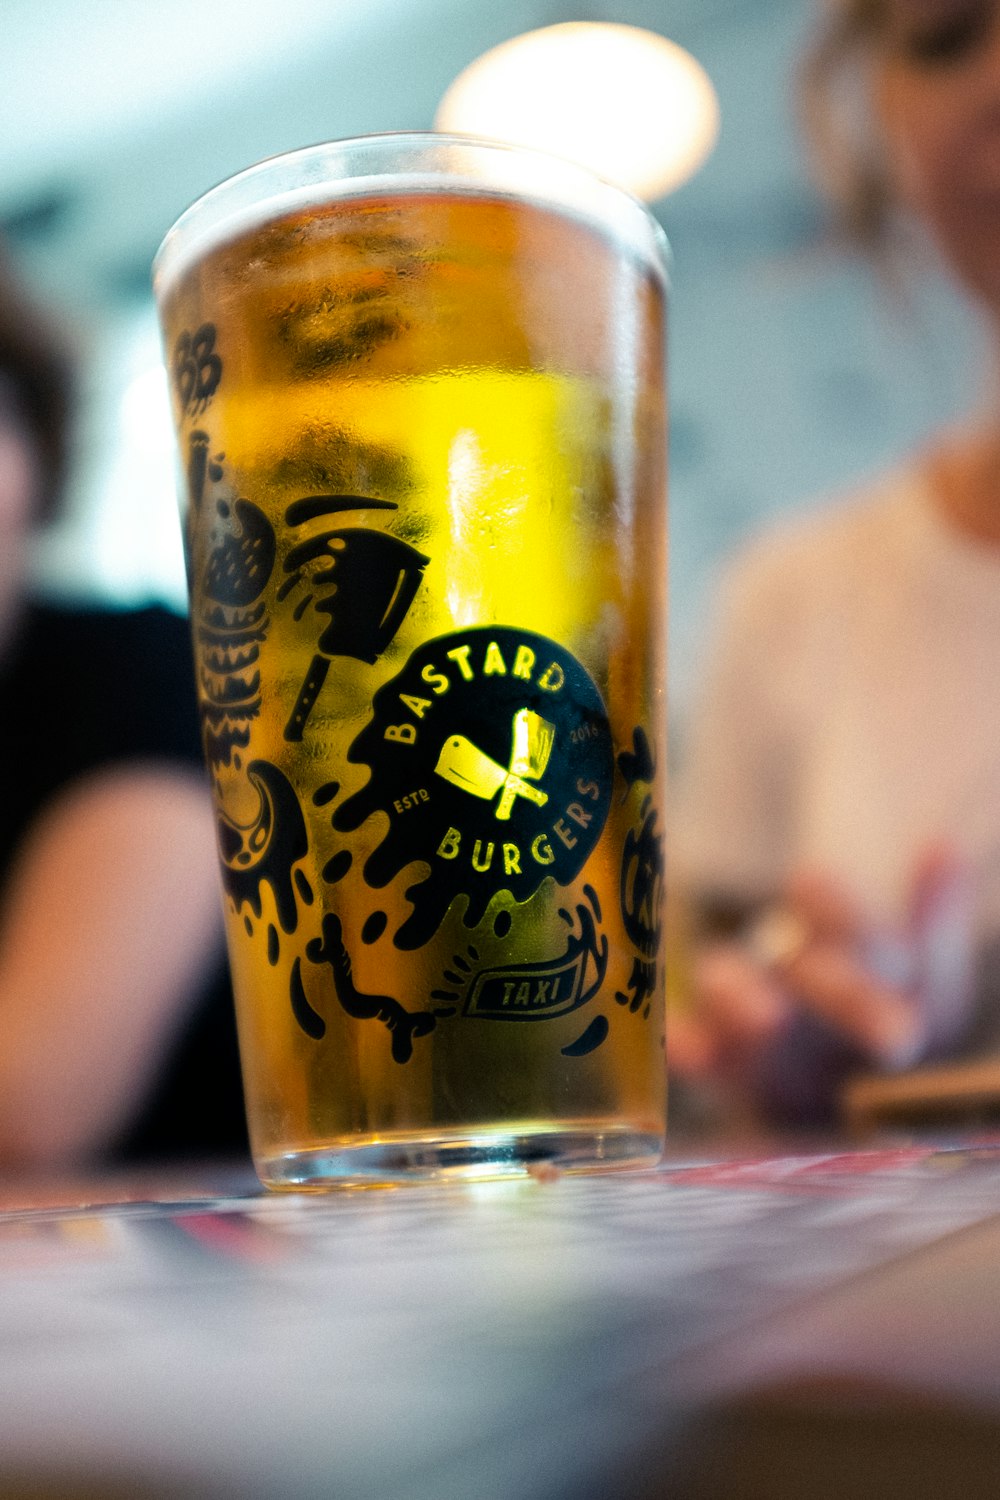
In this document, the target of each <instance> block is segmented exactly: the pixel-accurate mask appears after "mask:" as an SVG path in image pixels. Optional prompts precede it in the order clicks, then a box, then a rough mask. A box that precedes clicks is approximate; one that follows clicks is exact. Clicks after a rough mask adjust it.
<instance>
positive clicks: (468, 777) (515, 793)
mask: <svg viewBox="0 0 1000 1500" xmlns="http://www.w3.org/2000/svg"><path fill="white" fill-rule="evenodd" d="M555 733H556V731H555V725H554V724H550V723H549V722H548V720H547V719H543V718H542V716H541V714H536V713H535V712H534V711H533V710H532V709H530V708H521V709H519V710H518V712H517V713H516V714H515V715H514V725H513V744H512V747H511V756H510V765H509V766H502V765H501V764H500V762H499V761H496V760H494V759H493V757H492V756H491V755H487V754H486V751H485V750H480V749H479V747H478V745H474V744H473V743H472V741H471V740H468V739H466V737H465V735H464V734H453V735H451V736H450V737H449V738H448V739H446V740H445V742H444V744H443V745H442V746H441V754H440V755H439V756H438V763H437V765H436V766H435V768H434V769H435V771H436V772H437V774H438V775H439V776H443V777H444V779H445V781H450V782H451V784H452V786H457V787H461V789H462V790H463V791H465V792H469V793H471V795H472V796H473V797H482V798H483V799H484V800H486V801H488V800H489V799H490V798H491V797H495V796H496V794H497V792H500V801H499V803H498V805H497V809H496V816H497V817H498V818H500V819H502V820H503V821H504V822H506V821H507V820H508V819H509V818H510V814H511V809H512V807H513V806H514V799H515V798H516V797H527V798H528V800H529V801H531V802H534V803H536V804H537V806H539V807H544V805H545V803H546V802H547V801H548V800H549V799H548V794H547V793H546V792H543V791H542V790H541V789H540V788H539V787H537V786H532V785H531V784H530V783H529V782H528V781H525V780H524V778H525V777H526V776H530V777H531V779H532V780H533V781H538V780H539V779H540V778H541V777H542V776H543V775H544V773H545V768H546V766H547V765H548V763H549V756H550V755H551V753H552V745H553V742H554V740H555Z"/></svg>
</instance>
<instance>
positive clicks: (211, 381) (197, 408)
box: [170, 323, 222, 416]
mask: <svg viewBox="0 0 1000 1500" xmlns="http://www.w3.org/2000/svg"><path fill="white" fill-rule="evenodd" d="M170 369H171V374H172V376H173V381H174V390H175V391H176V393H177V400H178V401H179V403H180V408H181V415H182V416H200V415H201V413H202V412H203V411H204V410H205V408H206V407H207V406H208V405H209V403H210V401H211V400H212V397H213V396H214V395H215V393H216V391H217V390H218V388H219V381H220V380H221V379H222V359H221V357H220V355H219V354H218V353H217V351H216V348H215V324H214V323H202V325H201V327H200V328H198V329H196V330H195V332H194V333H189V332H187V330H185V331H184V332H183V333H182V334H181V335H180V337H179V338H178V340H177V342H176V344H175V345H174V353H173V358H172V360H171V362H170Z"/></svg>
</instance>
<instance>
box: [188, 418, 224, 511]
mask: <svg viewBox="0 0 1000 1500" xmlns="http://www.w3.org/2000/svg"><path fill="white" fill-rule="evenodd" d="M211 441H212V439H211V437H210V436H209V434H208V433H207V432H204V431H202V429H201V428H200V427H196V428H195V429H194V431H193V432H192V433H191V434H190V435H189V437H188V464H187V483H188V495H189V496H190V499H191V509H192V512H193V513H194V515H198V514H199V512H200V511H201V506H202V501H203V500H204V498H205V482H206V480H208V479H211V480H213V481H214V482H216V483H217V482H218V481H219V480H220V479H221V478H222V474H223V469H222V459H223V458H224V457H225V454H224V453H217V454H216V455H215V457H214V458H212V459H210V458H209V456H208V449H209V445H210V444H211Z"/></svg>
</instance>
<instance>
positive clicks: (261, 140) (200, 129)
mask: <svg viewBox="0 0 1000 1500" xmlns="http://www.w3.org/2000/svg"><path fill="white" fill-rule="evenodd" d="M810 12H811V7H810V6H809V5H807V4H805V3H804V0H629V3H625V0H621V3H616V0H606V3H603V4H600V5H596V4H589V3H587V0H583V3H577V4H569V3H566V4H563V3H560V0H505V3H504V4H503V5H493V4H489V3H487V0H0V57H2V64H0V66H2V79H3V87H2V88H0V232H3V233H4V234H5V235H6V236H7V238H8V240H9V242H10V244H11V247H12V249H13V251H14V252H15V255H16V257H17V259H18V262H19V263H20V265H21V266H22V268H23V269H24V271H25V272H26V274H27V275H28V277H29V279H30V280H31V281H32V282H33V283H34V285H35V287H36V288H37V289H38V290H40V291H41V292H42V294H43V295H44V297H45V298H46V299H47V300H49V301H51V302H52V303H53V304H55V305H56V306H57V307H58V308H59V309H60V310H61V311H62V312H63V313H64V314H65V316H66V317H67V318H68V319H69V320H70V321H71V323H72V324H73V326H74V328H75V329H76V332H77V336H78V342H79V344H80V347H81V349H82V351H83V355H84V359H85V370H86V393H85V394H86V400H85V408H84V412H83V421H82V423H81V428H80V434H79V451H78V462H77V464H76V473H75V479H74V485H73V491H72V504H71V507H70V512H69V516H68V519H67V521H66V523H65V524H64V525H63V526H62V528H61V530H60V531H59V532H58V533H57V534H55V535H54V536H52V537H51V538H50V539H49V541H48V543H47V544H46V546H45V548H44V550H43V553H42V556H41V558H40V560H39V570H40V574H41V581H42V583H43V585H44V587H45V588H46V589H48V590H51V591H57V592H61V593H68V594H71V595H75V596H79V595H81V594H83V595H88V594H94V593H96V594H99V595H101V596H103V597H112V598H115V599H122V600H142V599H147V598H151V597H152V598H157V599H161V600H165V601H167V602H170V603H173V604H175V605H177V606H178V607H182V605H183V575H182V563H181V554H180V543H179V533H178V527H177V522H176V518H175V509H174V507H175V498H174V496H175V467H174V457H173V451H172V446H171V436H170V430H169V419H168V410H167V401H166V388H165V383H164V379H163V375H162V369H161V366H160V349H159V344H158V335H157V331H156V324H155V317H154V310H153V304H152V298H151V292H150V263H151V261H152V258H153V255H154V253H155V250H156V248H157V245H158V243H159V241H160V239H161V238H162V236H163V234H164V233H165V232H166V230H167V229H168V228H169V226H170V224H171V222H172V221H173V220H174V218H176V216H177V215H178V214H179V213H180V212H181V210H182V209H183V208H184V207H185V206H186V205H187V204H188V203H189V202H190V201H191V200H192V199H193V198H195V197H197V196H198V195H199V194H200V193H201V192H203V191H204V190H205V189H206V188H208V187H210V186H211V185H212V184H213V183H215V182H217V181H219V180H220V179H222V178H224V177H226V176H227V175H229V174H230V173H232V172H234V171H236V170H239V169H240V168H242V167H244V166H246V165H248V164H249V163H251V162H252V161H255V160H257V159H259V158H261V157H263V156H268V155H271V154H273V153H275V152H280V151H284V150H287V149H291V148H294V147H297V146H302V145H307V144H310V143H312V142H315V141H319V140H323V139H329V138H333V137H340V136H349V135H355V134H361V133H365V132H369V131H385V130H408V129H416V130H420V129H428V128H430V127H431V125H432V123H433V119H434V113H435V110H436V108H437V105H438V103H439V100H440V99H441V97H442V95H443V94H444V92H445V90H446V89H447V88H448V85H449V84H450V83H451V82H452V80H453V79H454V77H455V76H456V75H457V74H458V73H459V72H460V71H461V70H462V69H463V68H465V67H466V66H467V64H469V63H470V62H471V61H472V60H473V59H474V58H476V57H477V56H478V55H479V54H480V53H482V52H484V51H485V50H486V49H488V48H490V47H493V46H495V45H496V44H498V43H500V42H502V41H504V40H505V39H507V38H509V37H512V36H514V35H516V34H518V33H520V32H523V31H527V30H531V29H533V28H537V27H542V26H549V25H553V24H555V23H558V22H561V21H569V20H602V21H616V22H622V23H625V24H629V25H633V26H641V27H645V28H649V29H650V30H652V31H655V32H659V33H661V34H663V35H665V36H668V37H670V38H672V39H673V40H674V41H676V42H678V43H680V44H681V45H682V46H684V47H685V48H687V49H688V50H689V51H690V52H691V53H693V54H694V56H695V57H696V58H697V59H698V60H699V62H700V63H701V64H702V65H703V67H704V68H705V69H706V70H707V72H708V74H709V76H710V78H711V79H712V81H713V83H714V85H715V89H716V91H717V93H718V96H719V103H720V108H721V133H720V136H719V140H718V144H717V147H716V149H715V151H714V153H713V154H712V156H711V157H710V158H709V160H708V162H707V163H706V165H705V166H704V167H703V168H702V170H701V171H700V172H699V173H698V174H697V175H696V176H695V178H694V179H693V180H691V181H690V182H688V183H687V184H685V185H684V186H683V187H681V188H679V189H678V190H677V191H676V192H674V193H672V194H670V195H669V196H667V197H665V198H662V199H660V200H658V201H657V202H656V203H655V204H654V205H653V208H654V211H655V212H656V214H657V215H658V217H659V219H660V220H661V222H662V224H663V226H664V228H665V230H666V232H667V235H668V237H669V239H670V242H671V245H672V248H673V291H672V310H671V323H670V352H669V363H670V383H671V411H672V436H671V534H672V552H671V670H672V682H671V694H672V712H673V716H674V723H675V728H677V729H680V730H682V728H683V720H684V711H685V704H686V703H687V701H688V698H689V694H690V691H691V687H692V684H693V682H695V681H696V679H697V672H698V653H699V647H700V644H701V641H702V637H703V631H704V628H705V619H706V610H707V607H708V604H709V602H710V598H711V589H712V584H713V581H714V578H715V576H716V570H717V569H718V566H719V564H720V561H721V560H722V559H723V558H724V557H725V556H726V555H727V554H728V553H729V551H730V550H731V549H732V548H733V546H734V545H736V544H737V543H738V542H740V541H741V540H743V539H744V538H745V537H746V536H747V535H749V534H750V533H752V532H753V531H754V530H756V529H757V528H758V527H759V526H760V525H762V524H763V523H764V522H765V521H766V520H767V519H768V518H769V517H771V516H774V515H775V514H776V513H778V512H782V511H787V510H788V509H789V508H791V507H795V506H803V505H810V504H817V503H819V502H820V501H821V500H822V499H823V498H825V497H826V496H828V495H829V494H830V493H831V492H833V491H836V490H839V489H842V488H843V487H844V486H845V485H850V484H851V483H853V482H854V481H857V480H860V479H862V478H864V477H865V476H867V475H869V474H870V473H871V472H873V471H874V470H877V469H878V468H879V466H880V465H881V464H883V463H884V462H886V461H887V460H888V459H889V458H891V457H893V456H894V455H896V454H898V452H899V451H900V449H901V448H904V447H906V446H907V445H908V444H911V443H915V442H917V441H919V438H920V436H921V434H922V433H923V432H924V431H925V430H926V429H928V428H929V427H930V426H931V425H933V424H937V423H938V422H939V421H940V420H941V419H942V418H943V417H946V416H947V415H948V414H949V413H950V412H951V411H957V410H958V409H960V408H961V407H962V406H963V405H965V404H967V403H968V400H969V396H970V393H971V392H972V391H973V390H974V389H975V386H976V372H977V369H978V365H979V360H980V357H981V356H980V352H979V350H978V348H977V345H976V340H975V337H974V334H973V331H972V329H971V326H970V324H969V322H968V320H967V319H963V317H962V316H961V313H960V310H957V309H956V308H955V307H954V306H953V305H952V304H951V302H950V296H951V294H950V293H948V292H946V291H945V289H944V288H943V286H942V285H941V283H940V282H939V281H938V278H937V276H936V273H935V269H934V267H933V266H931V265H928V267H927V268H926V272H925V274H924V275H923V277H922V279H921V280H920V281H919V282H918V283H917V284H915V285H914V286H912V287H911V288H910V289H909V293H908V298H907V302H906V305H905V307H902V308H900V307H893V305H892V300H891V297H890V296H889V295H888V294H887V293H886V292H885V291H880V290H879V288H878V287H877V285H876V284H875V283H874V282H873V280H872V277H871V275H870V272H869V270H868V269H867V268H866V267H865V266H863V265H859V264H858V263H857V262H855V261H853V260H852V259H850V258H849V257H845V256H844V255H843V254H841V253H840V252H838V251H836V250H835V249H833V248H832V247H831V245H830V244H829V242H828V239H827V236H826V234H825V224H824V216H823V212H822V209H821V207H820V205H819V202H818V200H817V198H816V196H815V194H814V192H813V190H812V188H811V187H810V185H809V182H808V178H807V174H806V170H805V165H804V161H803V157H802V152H801V147H800V145H799V142H798V138H797V131H796V127H795V117H794V105H793V94H792V76H793V69H794V63H795V59H796V57H797V55H798V51H799V48H800V45H801V42H802V39H803V36H804V29H805V27H806V26H807V25H808V22H809V16H810Z"/></svg>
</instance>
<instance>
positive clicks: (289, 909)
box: [216, 760, 309, 932]
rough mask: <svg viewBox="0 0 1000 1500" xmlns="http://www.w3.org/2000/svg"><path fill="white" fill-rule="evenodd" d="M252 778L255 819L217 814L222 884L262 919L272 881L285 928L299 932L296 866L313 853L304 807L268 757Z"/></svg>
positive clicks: (251, 770)
mask: <svg viewBox="0 0 1000 1500" xmlns="http://www.w3.org/2000/svg"><path fill="white" fill-rule="evenodd" d="M247 777H248V779H249V781H250V783H251V785H252V786H253V788H254V790H255V791H256V793H257V797H258V801H259V808H258V812H257V815H256V817H254V818H253V819H252V820H251V821H250V822H247V823H236V822H235V821H234V820H233V819H232V818H230V817H229V816H228V815H227V814H226V813H225V812H219V813H218V814H217V816H216V833H217V837H218V842H219V853H220V856H221V860H222V883H223V885H224V886H225V888H226V890H227V891H228V892H229V895H230V896H231V897H232V899H233V901H234V902H235V903H236V907H237V910H238V909H239V908H240V907H241V906H243V905H244V904H245V905H247V906H249V907H250V908H251V909H252V911H253V912H254V915H255V916H256V917H257V918H258V920H259V919H260V916H261V911H262V904H261V888H262V886H263V885H265V884H267V885H269V886H270V888H271V892H272V895H273V896H274V904H275V909H276V911H277V914H278V921H279V923H280V924H281V926H282V928H283V929H284V931H285V932H294V931H295V929H296V927H297V925H298V911H297V907H296V903H295V885H294V882H293V866H294V865H295V863H296V861H297V860H300V859H302V858H303V857H304V856H305V855H306V854H307V853H308V852H309V841H308V837H307V835H306V825H305V819H304V818H303V816H302V809H301V808H300V807H299V803H298V798H297V797H296V795H295V791H294V788H293V787H292V785H291V783H290V782H289V781H288V779H287V778H286V776H285V775H284V773H283V772H282V771H279V769H278V767H277V766H272V765H271V764H270V762H269V761H266V760H254V761H251V762H250V764H249V766H248V767H247Z"/></svg>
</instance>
